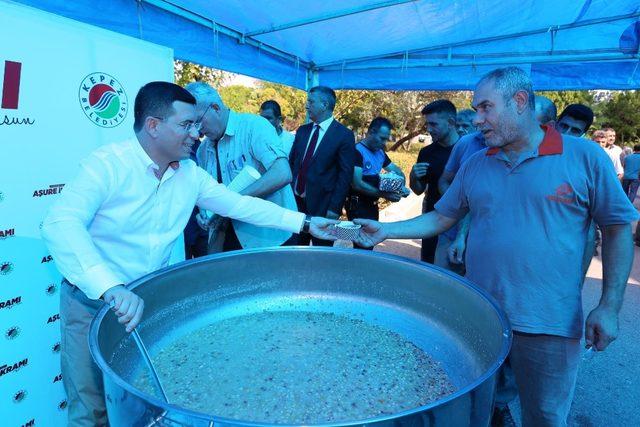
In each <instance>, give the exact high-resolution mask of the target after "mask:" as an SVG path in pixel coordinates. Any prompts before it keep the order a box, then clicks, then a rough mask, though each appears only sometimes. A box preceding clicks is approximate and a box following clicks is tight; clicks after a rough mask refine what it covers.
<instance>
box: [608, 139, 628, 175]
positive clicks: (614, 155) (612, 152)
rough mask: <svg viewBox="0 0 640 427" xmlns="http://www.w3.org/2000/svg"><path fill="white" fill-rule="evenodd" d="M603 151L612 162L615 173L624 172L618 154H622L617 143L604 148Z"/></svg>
mask: <svg viewBox="0 0 640 427" xmlns="http://www.w3.org/2000/svg"><path fill="white" fill-rule="evenodd" d="M604 151H606V152H607V155H608V156H609V158H610V159H611V161H612V162H613V168H614V169H615V170H616V175H623V174H624V167H623V166H622V161H621V160H620V154H622V148H620V147H618V146H617V145H612V146H611V147H609V148H605V149H604Z"/></svg>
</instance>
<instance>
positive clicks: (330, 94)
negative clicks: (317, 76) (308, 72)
mask: <svg viewBox="0 0 640 427" xmlns="http://www.w3.org/2000/svg"><path fill="white" fill-rule="evenodd" d="M309 93H319V94H320V96H321V97H322V99H323V100H324V101H325V102H326V103H327V105H328V108H329V110H331V111H333V109H334V108H335V107H336V93H335V92H334V91H333V89H331V88H330V87H327V86H314V87H312V88H311V89H309Z"/></svg>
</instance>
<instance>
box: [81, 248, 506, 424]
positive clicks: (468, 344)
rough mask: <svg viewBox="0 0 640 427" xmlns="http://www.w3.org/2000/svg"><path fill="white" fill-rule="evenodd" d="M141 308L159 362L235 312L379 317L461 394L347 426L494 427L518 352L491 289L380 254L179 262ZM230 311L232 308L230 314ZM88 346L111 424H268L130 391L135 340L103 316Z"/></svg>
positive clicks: (144, 289) (162, 274) (257, 255)
mask: <svg viewBox="0 0 640 427" xmlns="http://www.w3.org/2000/svg"><path fill="white" fill-rule="evenodd" d="M132 288H133V289H135V292H136V293H137V294H138V295H140V296H141V297H142V298H143V299H144V300H145V316H144V321H143V322H142V324H141V325H140V326H139V327H138V329H139V332H140V335H141V336H142V338H143V340H144V342H145V344H146V345H147V347H148V348H149V349H150V352H151V353H152V354H153V353H154V349H156V348H157V347H158V346H159V345H158V343H159V342H160V341H161V340H162V339H163V337H166V336H167V335H168V334H169V333H171V335H172V336H176V334H177V335H181V334H183V333H186V332H187V331H190V330H193V329H194V328H196V327H198V326H199V325H202V324H203V323H206V322H210V321H213V320H215V319H216V316H217V315H218V314H217V313H219V312H223V311H224V312H226V314H225V315H227V316H228V307H229V306H230V305H232V306H233V307H242V311H243V312H244V313H246V312H247V311H249V312H251V311H255V312H257V311H262V310H263V309H264V308H265V307H268V308H270V309H278V307H279V306H283V307H286V308H287V309H290V308H291V307H293V306H295V304H297V303H298V302H300V301H304V304H305V305H306V307H309V305H314V306H315V307H316V308H317V309H320V310H322V311H329V312H340V313H342V314H348V315H349V314H353V315H365V316H366V317H369V318H374V317H375V318H376V319H378V320H377V321H378V322H379V323H381V324H383V325H384V326H386V327H387V328H389V329H392V330H394V331H396V332H398V333H400V334H401V335H404V336H405V337H407V338H409V339H410V340H411V341H413V342H414V343H415V344H416V345H418V346H419V347H422V346H424V347H425V348H428V349H429V350H428V352H429V353H430V355H431V356H433V357H434V358H435V359H436V360H438V361H440V362H441V364H442V365H443V367H444V369H445V371H446V372H447V374H448V375H449V377H450V379H451V380H452V382H453V383H454V385H455V386H456V388H457V391H456V392H455V393H453V394H451V395H449V396H447V397H445V398H442V399H440V400H438V401H436V402H434V403H432V404H429V405H427V406H423V407H418V408H415V409H412V410H409V411H404V412H402V413H398V414H394V415H392V416H384V417H378V418H372V419H366V420H353V421H352V422H348V423H341V425H365V424H366V425H376V426H392V425H394V426H396V425H407V426H409V425H411V426H423V425H424V426H447V427H449V426H487V425H488V424H489V420H490V417H491V411H492V405H493V398H494V392H495V381H496V373H497V371H498V369H499V368H500V366H501V365H502V363H503V362H504V360H505V358H506V356H507V354H508V352H509V348H510V345H511V330H510V327H509V324H508V321H507V319H506V317H505V315H504V313H503V312H502V311H501V310H500V309H499V308H498V306H497V305H496V303H495V302H494V300H493V299H492V298H491V297H489V296H488V295H487V294H486V293H485V292H484V291H482V290H480V289H478V288H477V287H476V286H475V285H473V284H472V283H470V282H468V281H467V280H465V279H463V278H461V277H460V276H457V275H455V274H452V273H450V272H448V271H445V270H442V269H439V268H437V267H433V266H431V265H427V264H424V263H420V262H415V261H411V260H408V259H406V258H400V257H396V256H390V255H384V254H380V253H377V252H368V251H357V250H340V249H333V248H301V247H299V248H277V249H276V248H274V249H266V250H252V251H241V252H232V253H227V254H222V255H216V256H210V257H206V258H201V259H198V260H195V261H188V262H183V263H180V264H177V265H174V266H171V267H168V268H165V269H163V270H160V271H157V272H154V273H152V274H149V275H147V276H145V277H143V278H141V279H139V280H137V281H136V282H134V283H133V284H132ZM222 308H226V309H224V310H223V309H222ZM89 344H90V347H91V352H92V354H93V357H94V359H95V361H96V363H97V364H98V366H99V367H100V369H101V370H102V371H103V374H104V375H103V376H104V386H105V392H106V400H107V411H108V414H109V421H110V423H111V425H112V426H116V427H117V426H132V425H136V426H138V425H139V426H143V425H163V426H178V425H192V426H211V425H214V424H215V425H230V426H231V425H261V424H256V423H250V422H246V421H243V420H231V419H225V418H220V417H217V416H216V415H215V414H202V413H197V412H194V411H190V410H187V409H184V408H181V407H178V406H175V405H171V404H166V403H164V402H163V401H162V400H161V399H160V398H159V397H157V396H152V395H149V394H147V393H144V392H142V391H140V390H138V389H136V388H134V387H133V386H132V385H131V383H132V382H133V376H134V375H136V374H137V373H138V372H140V369H143V366H144V365H143V361H142V359H141V356H140V354H139V352H138V350H137V348H136V346H135V343H134V341H133V340H132V339H131V338H130V337H129V336H128V335H127V334H126V333H125V331H124V328H123V327H122V325H120V324H118V323H117V321H116V318H115V316H114V315H113V314H111V313H109V312H108V307H106V306H105V307H104V308H103V309H102V310H100V312H99V313H98V314H97V315H96V318H95V319H94V321H93V324H92V325H91V332H90V336H89Z"/></svg>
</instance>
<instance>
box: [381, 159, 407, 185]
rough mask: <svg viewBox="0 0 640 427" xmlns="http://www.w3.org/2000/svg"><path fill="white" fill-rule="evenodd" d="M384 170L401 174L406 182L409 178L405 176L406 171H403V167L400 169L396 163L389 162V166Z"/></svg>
mask: <svg viewBox="0 0 640 427" xmlns="http://www.w3.org/2000/svg"><path fill="white" fill-rule="evenodd" d="M384 170H385V171H387V172H392V173H395V174H396V175H398V176H401V177H402V178H404V180H405V182H406V180H407V177H406V176H404V172H402V169H400V167H399V166H398V165H396V164H395V163H389V164H388V165H387V166H385V167H384Z"/></svg>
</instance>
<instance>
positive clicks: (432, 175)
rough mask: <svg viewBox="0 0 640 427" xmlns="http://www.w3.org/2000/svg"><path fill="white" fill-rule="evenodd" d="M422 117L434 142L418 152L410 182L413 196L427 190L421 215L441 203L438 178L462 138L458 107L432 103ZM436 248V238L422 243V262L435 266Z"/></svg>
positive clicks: (448, 102)
mask: <svg viewBox="0 0 640 427" xmlns="http://www.w3.org/2000/svg"><path fill="white" fill-rule="evenodd" d="M422 116H423V117H424V121H425V125H426V127H427V131H428V132H429V134H430V135H431V140H432V143H431V144H430V145H428V146H426V147H424V148H423V149H421V150H420V153H418V161H417V162H416V164H415V165H413V168H412V169H411V174H410V175H409V181H410V186H411V189H412V190H413V192H414V193H416V194H422V193H424V192H425V191H426V195H425V197H424V201H423V203H422V213H427V212H431V211H432V210H433V209H434V205H435V204H436V202H437V201H438V200H440V196H441V194H440V191H439V190H438V179H440V175H442V172H443V171H444V167H445V165H446V164H447V160H449V155H450V154H451V150H452V149H453V146H454V144H455V143H456V142H457V141H458V138H459V136H458V132H457V131H456V107H455V106H454V105H453V104H452V103H451V102H450V101H448V100H446V99H439V100H437V101H433V102H432V103H430V104H428V105H427V106H426V107H424V108H423V109H422ZM455 232H456V231H455V227H453V229H451V230H448V231H446V233H452V237H455ZM437 245H438V237H437V236H434V237H431V238H429V239H423V240H422V251H421V253H420V258H421V259H422V261H425V262H429V263H432V264H433V262H434V257H435V253H436V246H437Z"/></svg>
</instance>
